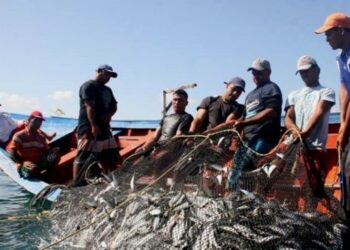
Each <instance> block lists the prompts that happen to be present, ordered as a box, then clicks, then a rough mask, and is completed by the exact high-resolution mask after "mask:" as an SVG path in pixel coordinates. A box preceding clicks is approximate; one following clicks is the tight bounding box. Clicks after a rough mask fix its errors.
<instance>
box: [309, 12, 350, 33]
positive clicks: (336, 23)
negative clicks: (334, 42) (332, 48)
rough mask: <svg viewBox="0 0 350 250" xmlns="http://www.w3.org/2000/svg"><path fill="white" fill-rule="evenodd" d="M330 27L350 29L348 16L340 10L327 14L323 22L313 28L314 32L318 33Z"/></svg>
mask: <svg viewBox="0 0 350 250" xmlns="http://www.w3.org/2000/svg"><path fill="white" fill-rule="evenodd" d="M332 28H346V29H350V17H348V16H347V15H345V14H344V13H341V12H336V13H333V14H331V15H329V16H328V17H327V19H326V21H325V22H324V24H323V25H322V26H321V27H320V28H318V29H317V30H315V33H316V34H320V33H323V32H326V31H327V30H330V29H332Z"/></svg>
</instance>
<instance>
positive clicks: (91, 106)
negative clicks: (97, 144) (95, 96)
mask: <svg viewBox="0 0 350 250" xmlns="http://www.w3.org/2000/svg"><path fill="white" fill-rule="evenodd" d="M84 105H85V108H86V114H87V118H88V120H89V123H90V126H91V134H92V136H93V137H97V136H98V135H99V134H100V133H101V131H100V129H99V128H98V126H97V124H96V121H95V101H91V100H85V101H84Z"/></svg>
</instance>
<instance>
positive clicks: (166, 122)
mask: <svg viewBox="0 0 350 250" xmlns="http://www.w3.org/2000/svg"><path fill="white" fill-rule="evenodd" d="M187 104H188V94H187V93H186V91H185V90H183V89H178V90H176V91H175V92H174V93H173V96H172V108H173V110H174V113H173V114H170V115H167V116H165V117H164V119H162V120H161V121H160V124H159V127H158V128H157V130H156V132H155V133H154V135H153V136H152V137H151V138H150V139H149V140H148V141H147V142H146V143H145V144H144V145H143V147H141V148H139V149H138V150H137V152H147V151H149V150H150V149H152V148H153V146H155V145H156V144H163V143H164V142H166V141H167V140H169V139H171V138H172V137H174V136H178V135H182V134H185V133H187V132H188V130H189V128H190V125H191V122H192V120H193V117H192V115H190V114H188V113H186V111H185V110H186V106H187Z"/></svg>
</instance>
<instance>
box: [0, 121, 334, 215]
mask: <svg viewBox="0 0 350 250" xmlns="http://www.w3.org/2000/svg"><path fill="white" fill-rule="evenodd" d="M116 124H118V125H122V126H119V127H115V126H114V127H113V122H112V131H113V136H114V138H115V140H116V142H117V144H118V146H119V152H120V155H121V161H123V160H125V159H126V158H128V157H129V156H131V155H132V154H133V153H134V152H135V151H136V149H137V148H139V147H141V146H142V145H143V144H144V143H145V142H146V141H147V140H148V138H149V137H150V136H152V135H153V133H154V131H155V128H156V126H157V124H158V121H151V122H150V121H148V122H147V121H118V122H117V123H116V122H114V125H116ZM338 129H339V124H338V123H336V122H333V123H330V125H329V134H328V143H327V150H328V151H327V152H328V157H327V171H326V178H325V183H324V186H325V188H326V189H328V190H330V191H331V192H332V193H333V196H334V197H335V198H337V199H338V200H339V198H340V187H339V183H338V171H339V168H338V152H337V147H336V138H337V131H338ZM50 146H51V147H59V148H60V151H61V160H60V162H59V164H58V165H57V166H56V167H55V168H54V169H53V172H54V173H55V174H54V175H53V177H52V178H51V179H46V180H41V181H40V180H25V179H23V178H21V177H20V176H19V175H18V173H17V171H16V170H15V166H14V163H13V162H12V161H11V160H10V159H9V157H8V155H7V153H6V152H5V151H4V150H0V168H1V169H2V170H3V171H4V172H5V173H6V174H7V175H8V176H10V178H12V179H13V180H14V181H16V182H17V183H18V184H19V185H20V186H22V187H23V188H24V189H26V190H28V191H29V192H31V193H33V194H34V195H35V194H38V193H39V192H40V191H41V190H42V189H44V188H45V187H47V186H48V185H50V184H65V183H67V182H69V181H70V180H71V179H72V164H73V160H74V158H75V156H76V153H77V150H76V137H75V133H74V132H73V131H72V132H70V133H68V134H66V135H64V136H62V137H61V138H59V139H57V140H56V141H53V142H52V143H51V144H50ZM120 163H121V162H120ZM291 185H292V186H293V188H295V189H298V188H299V189H300V185H301V184H300V183H299V182H298V180H297V179H295V180H292V182H291ZM59 193H60V190H59V189H58V190H56V191H55V192H52V193H50V195H49V196H48V197H47V199H48V200H50V201H55V200H57V197H58V196H59ZM304 203H305V201H303V198H300V199H299V200H298V204H299V207H300V208H301V209H302V208H303V206H304V205H303V204H304ZM317 210H318V211H321V212H322V211H323V212H326V208H324V207H323V206H322V204H321V203H320V204H319V207H318V208H317Z"/></svg>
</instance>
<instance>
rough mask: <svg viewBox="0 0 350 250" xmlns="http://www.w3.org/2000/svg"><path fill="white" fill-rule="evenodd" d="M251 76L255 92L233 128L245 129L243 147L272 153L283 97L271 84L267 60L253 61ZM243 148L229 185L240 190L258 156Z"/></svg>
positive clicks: (234, 166)
mask: <svg viewBox="0 0 350 250" xmlns="http://www.w3.org/2000/svg"><path fill="white" fill-rule="evenodd" d="M248 71H251V72H252V75H253V81H254V83H255V84H256V88H255V89H254V90H252V91H251V92H250V93H249V94H248V95H247V97H246V100H245V114H244V119H240V120H237V121H236V122H235V124H234V127H235V128H236V129H237V130H240V129H242V128H243V129H244V137H243V140H244V145H247V146H248V147H249V148H250V149H252V150H254V151H256V152H258V153H267V152H269V151H270V150H271V149H272V148H273V147H274V146H275V145H276V144H277V143H278V140H279V137H280V121H281V109H282V93H281V90H280V88H279V87H278V85H277V84H275V83H273V82H272V81H271V80H270V75H271V66H270V62H269V61H267V60H265V59H260V58H258V59H256V60H254V62H253V64H252V66H251V67H250V68H248ZM244 145H243V144H240V145H239V147H238V149H237V151H236V152H235V154H234V158H233V168H232V170H231V172H230V177H229V185H230V187H231V189H234V188H236V187H237V181H238V178H239V176H240V175H241V171H242V170H252V169H254V168H255V167H256V166H255V154H254V153H253V152H252V150H248V151H247V149H246V147H245V146H244Z"/></svg>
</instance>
